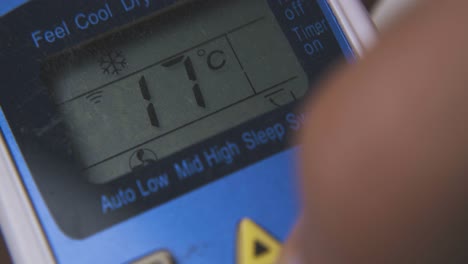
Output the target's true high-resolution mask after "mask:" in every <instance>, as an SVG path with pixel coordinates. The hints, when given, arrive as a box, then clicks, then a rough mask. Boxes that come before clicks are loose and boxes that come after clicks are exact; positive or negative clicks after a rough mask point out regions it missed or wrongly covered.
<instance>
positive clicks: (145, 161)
mask: <svg viewBox="0 0 468 264" xmlns="http://www.w3.org/2000/svg"><path fill="white" fill-rule="evenodd" d="M157 159H158V157H157V156H156V154H155V153H154V152H153V151H151V150H149V149H139V150H137V151H135V152H134V153H133V154H132V156H131V157H130V162H129V165H130V169H132V170H137V169H140V168H143V167H146V166H148V165H151V164H153V163H155V162H156V161H157Z"/></svg>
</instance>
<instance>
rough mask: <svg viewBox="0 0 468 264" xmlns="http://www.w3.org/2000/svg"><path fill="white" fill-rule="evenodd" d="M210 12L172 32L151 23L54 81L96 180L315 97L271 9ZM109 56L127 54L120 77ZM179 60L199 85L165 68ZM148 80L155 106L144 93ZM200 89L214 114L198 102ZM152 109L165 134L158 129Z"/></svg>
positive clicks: (177, 68)
mask: <svg viewBox="0 0 468 264" xmlns="http://www.w3.org/2000/svg"><path fill="white" fill-rule="evenodd" d="M202 10H203V11H199V12H198V11H197V12H194V13H190V14H186V16H184V17H181V19H180V20H178V21H173V23H171V24H170V26H167V25H160V24H157V23H153V24H148V30H147V31H146V34H144V35H141V36H139V37H137V38H134V39H125V40H122V39H119V38H116V39H115V40H114V41H112V42H111V43H97V44H96V45H95V47H96V48H95V49H91V50H89V51H87V52H84V53H86V54H87V55H86V56H80V57H78V58H74V59H73V60H70V61H69V63H67V64H65V67H63V68H62V69H60V70H59V71H58V72H55V73H54V78H52V83H51V86H52V90H53V92H54V98H55V100H56V102H57V104H58V105H59V111H60V113H61V114H62V117H63V118H64V120H66V121H65V122H66V124H67V126H68V130H69V133H70V137H71V138H72V145H73V149H74V152H76V153H77V154H78V155H77V156H78V157H79V158H80V160H81V162H82V164H83V169H85V170H86V175H87V176H88V178H89V179H90V180H91V181H92V182H95V183H104V182H108V181H110V180H112V179H115V178H117V177H120V176H122V175H124V174H126V173H128V172H130V171H131V169H132V167H135V165H136V166H137V165H138V161H139V159H135V157H136V153H138V151H144V153H146V154H145V155H144V159H148V160H150V159H152V158H153V157H152V155H153V153H154V155H155V156H156V157H157V159H160V158H163V157H167V156H169V155H171V154H173V153H175V152H177V151H180V150H182V149H184V148H186V147H188V146H190V145H192V144H194V143H197V142H200V141H202V140H204V139H207V138H209V137H211V136H214V135H216V134H218V133H220V132H222V131H225V130H227V129H229V128H232V127H234V126H237V125H239V124H241V123H243V122H245V121H248V120H250V119H252V118H254V117H256V116H259V115H261V114H263V113H266V112H269V111H271V110H274V109H276V108H277V107H278V106H280V105H284V104H286V103H289V102H291V101H293V100H295V98H299V97H301V96H303V95H304V94H305V92H306V91H307V88H308V80H307V77H306V75H305V73H304V71H303V69H302V67H301V66H300V64H299V63H298V61H297V59H296V57H295V55H294V53H293V51H292V50H291V48H290V46H289V44H288V41H287V39H286V38H285V36H284V34H283V32H282V31H281V29H280V27H279V26H278V24H277V22H276V19H275V17H274V15H273V14H272V13H271V11H270V8H269V6H268V4H267V3H266V1H250V0H237V1H234V0H233V1H231V0H229V1H228V0H226V1H223V2H222V4H216V5H213V6H210V7H209V8H204V9H202ZM93 45H94V44H93ZM103 47H104V48H103ZM213 51H222V53H223V54H221V53H217V54H215V55H213V57H212V59H213V60H212V61H213V62H214V63H215V64H216V63H217V64H219V63H220V62H222V61H223V60H225V62H226V63H225V65H224V66H223V67H222V68H220V69H210V67H209V66H208V63H207V59H208V57H209V54H211V52H213ZM107 52H118V53H121V56H117V59H118V60H119V61H120V62H125V63H122V64H117V66H118V69H119V70H120V71H118V73H117V72H115V73H112V72H110V73H106V72H105V71H104V70H103V69H104V68H105V67H103V63H100V62H103V59H105V58H106V53H107ZM114 54H115V53H114ZM178 56H184V59H186V58H188V57H190V59H191V61H192V63H193V67H194V69H195V73H196V76H197V81H192V80H189V78H188V77H187V73H186V70H185V67H184V65H183V63H180V64H177V65H174V66H172V67H164V66H163V64H164V63H165V62H167V61H168V60H170V59H171V58H175V57H178ZM104 64H105V63H104ZM143 76H144V77H145V79H146V82H147V85H148V90H149V92H150V95H151V99H150V100H146V99H144V98H143V96H142V94H141V90H140V85H139V81H140V80H141V78H142V77H143ZM196 83H198V84H199V86H200V90H201V93H202V94H203V97H204V99H205V102H206V106H205V107H201V106H199V105H198V104H197V102H196V100H195V97H194V94H193V92H192V87H193V86H194V85H195V84H196ZM149 103H151V104H152V105H153V106H154V108H155V110H156V112H157V115H158V120H159V122H160V125H159V127H155V126H152V125H151V122H150V121H149V118H148V115H147V106H148V105H149ZM142 165H143V164H142Z"/></svg>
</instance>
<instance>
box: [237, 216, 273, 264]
mask: <svg viewBox="0 0 468 264" xmlns="http://www.w3.org/2000/svg"><path fill="white" fill-rule="evenodd" d="M280 251H281V244H280V242H279V241H278V240H276V239H275V238H274V237H273V236H271V235H270V234H269V233H268V232H267V231H265V230H264V229H263V228H261V227H260V226H259V225H257V224H256V223H254V222H253V221H252V220H250V219H243V220H242V221H241V223H240V225H239V230H238V234H237V264H275V262H276V261H277V260H278V258H279V255H280Z"/></svg>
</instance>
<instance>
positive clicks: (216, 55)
mask: <svg viewBox="0 0 468 264" xmlns="http://www.w3.org/2000/svg"><path fill="white" fill-rule="evenodd" d="M197 55H198V56H199V57H204V56H205V55H206V50H204V49H199V50H198V51H197ZM206 64H207V65H208V68H210V70H213V71H216V70H220V69H222V68H223V67H224V66H225V65H226V54H225V53H224V51H223V50H214V51H212V52H210V53H209V54H208V56H206Z"/></svg>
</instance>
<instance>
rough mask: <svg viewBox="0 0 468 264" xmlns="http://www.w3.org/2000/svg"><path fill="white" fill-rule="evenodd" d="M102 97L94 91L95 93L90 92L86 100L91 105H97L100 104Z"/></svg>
mask: <svg viewBox="0 0 468 264" xmlns="http://www.w3.org/2000/svg"><path fill="white" fill-rule="evenodd" d="M102 97H103V93H102V91H96V92H92V93H90V94H88V95H87V96H86V99H88V101H90V102H91V103H93V104H99V103H101V102H102Z"/></svg>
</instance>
